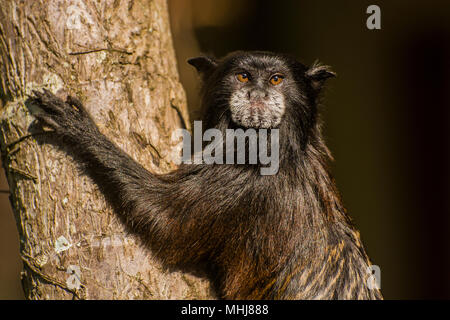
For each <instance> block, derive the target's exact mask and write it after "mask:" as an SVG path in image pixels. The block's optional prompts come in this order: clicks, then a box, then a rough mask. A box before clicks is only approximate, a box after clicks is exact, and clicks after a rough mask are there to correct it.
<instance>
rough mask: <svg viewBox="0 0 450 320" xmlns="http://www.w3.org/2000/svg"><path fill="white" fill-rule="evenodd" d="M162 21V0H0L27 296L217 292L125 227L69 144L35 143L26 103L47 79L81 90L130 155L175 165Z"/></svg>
mask: <svg viewBox="0 0 450 320" xmlns="http://www.w3.org/2000/svg"><path fill="white" fill-rule="evenodd" d="M168 21H169V20H168V11H167V4H166V2H165V1H163V0H135V1H132V0H130V1H125V0H122V1H120V0H116V1H113V0H109V1H81V0H78V1H77V0H73V1H62V0H61V1H19V0H2V4H1V6H0V54H1V61H2V64H1V66H0V78H1V90H0V100H1V104H0V144H1V151H2V159H3V166H4V168H5V171H6V175H7V178H8V183H9V187H10V191H11V196H10V200H11V204H12V206H13V210H14V214H15V218H16V221H17V227H18V231H19V235H20V241H21V243H20V248H21V249H20V250H21V251H20V255H21V257H22V260H23V262H24V269H23V273H22V283H23V287H24V291H25V296H26V297H27V298H28V299H71V298H77V299H185V298H190V299H203V298H213V294H212V292H211V288H210V285H209V282H208V281H206V280H204V279H202V278H198V277H196V276H193V275H190V274H184V273H181V272H179V271H176V272H174V271H168V270H165V269H164V267H163V266H162V265H161V264H159V263H158V261H156V260H155V259H154V257H153V256H152V254H151V252H150V251H149V250H148V249H147V248H145V247H143V245H142V244H141V243H140V240H139V239H137V238H136V237H134V236H133V235H130V234H128V233H127V231H126V229H125V228H124V226H123V225H122V224H121V222H120V221H119V219H118V217H117V216H116V215H115V214H114V213H113V211H112V209H111V207H110V206H109V205H108V204H107V203H106V202H105V199H104V197H103V196H102V194H101V193H100V192H99V190H98V188H97V186H96V185H94V184H93V183H92V182H91V180H90V179H89V178H88V177H87V176H83V175H81V171H80V170H78V168H77V165H76V164H75V163H74V162H73V161H72V159H71V158H70V156H68V155H67V153H65V152H64V151H61V150H59V149H57V148H55V147H53V146H52V145H49V144H45V143H44V144H38V143H37V142H36V139H35V135H37V134H39V132H38V130H37V129H36V127H37V126H34V123H35V122H34V118H33V117H32V116H31V115H30V113H29V111H28V110H27V108H26V107H25V105H24V102H25V101H26V99H27V97H28V95H29V94H30V93H31V91H32V90H41V89H42V88H47V89H49V90H51V91H53V92H54V93H57V94H58V95H59V96H65V95H66V94H71V95H76V96H78V98H80V99H81V100H82V101H83V103H84V104H85V106H86V108H87V109H88V110H89V112H90V113H91V115H92V117H93V118H94V120H95V122H96V123H97V124H98V126H99V128H100V130H101V131H102V132H103V133H104V134H106V135H107V136H108V137H109V138H110V139H111V140H113V141H114V142H115V143H116V144H118V145H119V146H120V147H121V148H122V149H123V150H124V151H125V152H127V153H128V154H129V155H130V156H132V157H133V158H134V159H135V160H137V161H138V162H140V163H141V164H143V165H144V166H146V167H147V169H149V170H151V171H153V172H164V171H168V170H171V169H173V168H174V164H173V160H174V157H175V156H176V154H177V152H176V148H175V144H176V143H177V142H176V141H172V139H171V133H172V131H173V130H174V129H176V128H179V127H181V126H189V120H188V116H187V108H186V103H185V95H184V92H183V89H182V87H181V85H180V83H179V81H178V74H177V68H176V63H175V55H174V51H173V47H172V42H171V34H170V28H169V22H168ZM40 135H41V136H42V133H41V134H40ZM43 137H44V138H43V139H46V138H45V134H44V135H43Z"/></svg>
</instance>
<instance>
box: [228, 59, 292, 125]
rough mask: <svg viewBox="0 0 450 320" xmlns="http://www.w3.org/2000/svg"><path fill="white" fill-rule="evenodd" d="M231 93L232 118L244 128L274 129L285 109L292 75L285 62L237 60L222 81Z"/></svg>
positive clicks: (229, 102)
mask: <svg viewBox="0 0 450 320" xmlns="http://www.w3.org/2000/svg"><path fill="white" fill-rule="evenodd" d="M223 82H224V86H227V87H228V90H229V92H230V96H229V100H228V105H229V109H230V112H231V119H232V120H233V122H234V123H236V124H237V125H239V126H242V127H245V128H275V127H277V126H278V125H279V124H280V122H281V119H282V117H283V115H284V113H285V110H286V100H285V98H284V97H285V95H286V94H287V93H288V92H289V91H290V89H291V88H289V87H290V86H292V82H293V79H292V75H291V73H290V71H289V69H288V68H287V66H285V65H284V64H283V63H282V61H280V60H278V59H275V58H273V57H270V56H260V57H259V56H258V57H254V56H253V57H251V58H250V57H249V58H247V59H239V60H237V61H235V63H234V65H232V67H231V68H230V72H228V74H227V76H226V77H225V78H224V80H223Z"/></svg>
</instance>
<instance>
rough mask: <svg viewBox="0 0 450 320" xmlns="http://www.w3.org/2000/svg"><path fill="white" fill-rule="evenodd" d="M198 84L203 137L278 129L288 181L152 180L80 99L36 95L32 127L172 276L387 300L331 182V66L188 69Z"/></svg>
mask: <svg viewBox="0 0 450 320" xmlns="http://www.w3.org/2000/svg"><path fill="white" fill-rule="evenodd" d="M188 62H189V63H190V64H191V65H193V66H194V67H195V68H196V69H197V71H198V72H199V74H200V75H201V78H202V80H203V81H202V82H203V90H202V107H203V109H204V118H203V127H204V129H209V128H216V129H218V130H220V131H221V132H222V133H223V136H226V134H225V130H227V129H233V128H234V129H236V128H241V129H249V128H253V129H255V130H258V129H261V128H264V129H267V130H269V131H270V130H273V129H278V133H279V170H278V172H277V173H276V174H273V175H261V174H260V170H259V169H260V167H261V164H259V163H258V164H253V165H250V164H181V166H180V167H179V168H178V169H177V170H175V171H173V172H171V173H168V174H161V175H158V174H153V173H150V172H148V171H147V170H146V169H144V167H142V166H141V165H140V164H139V163H137V162H136V161H134V160H133V159H132V158H131V157H130V156H128V155H127V154H125V153H124V152H123V151H122V150H120V149H119V148H118V147H117V146H116V145H115V144H114V143H113V142H111V141H110V140H108V139H107V138H106V137H105V136H104V135H103V134H102V133H101V132H100V131H99V129H98V128H97V126H96V125H95V123H94V122H93V120H92V118H91V117H90V116H89V114H88V113H87V111H86V110H85V108H84V107H83V105H82V104H81V103H80V101H78V100H77V99H76V98H73V97H70V96H69V97H68V98H67V100H66V101H63V100H61V99H60V98H58V97H56V96H55V95H54V94H52V93H51V92H49V91H47V90H44V92H34V96H33V97H32V98H31V102H32V103H33V104H34V105H36V106H37V107H38V108H37V110H38V111H37V112H35V116H36V118H37V119H38V121H40V122H41V123H42V124H43V125H45V126H47V127H51V128H52V129H53V131H52V133H51V134H53V135H55V136H56V137H57V138H60V141H61V143H62V144H64V145H65V146H66V147H68V148H70V149H71V150H72V151H74V152H73V153H74V154H75V157H76V160H77V161H78V162H79V163H81V164H83V166H84V167H85V168H86V170H87V172H88V174H89V175H90V176H91V177H92V179H93V180H94V181H95V183H97V184H98V186H99V187H100V189H101V190H102V192H103V193H104V194H105V196H106V198H107V199H108V201H109V202H110V203H111V204H112V205H113V206H114V208H115V211H116V212H117V214H119V215H121V217H122V218H123V220H124V221H125V223H126V224H127V225H128V226H129V227H130V228H131V229H132V230H133V231H134V232H136V233H137V234H139V235H140V237H141V238H142V239H143V240H144V241H145V243H146V244H147V245H148V246H149V248H150V249H152V250H154V252H155V254H157V255H158V257H159V258H160V259H161V260H162V261H163V262H164V263H166V264H167V265H173V266H179V267H183V266H187V265H189V266H192V265H194V266H195V265H198V266H201V267H203V268H205V269H207V270H210V271H211V272H209V274H211V280H212V281H213V283H214V284H215V287H216V289H217V293H218V295H219V296H220V297H221V298H225V299H382V295H381V293H380V291H379V290H378V289H377V288H376V287H375V288H374V287H373V286H370V285H369V281H368V280H369V277H371V276H372V274H371V272H370V265H371V263H370V261H369V258H368V256H367V254H366V252H365V250H364V248H363V245H362V243H361V240H360V237H359V232H358V231H357V230H356V229H355V227H354V226H353V224H352V222H351V220H350V218H349V216H348V215H347V214H346V210H345V208H344V207H343V205H342V202H341V199H340V196H339V193H338V191H337V189H336V186H335V183H334V181H333V179H332V177H331V175H330V169H329V167H328V162H329V161H330V159H331V155H330V152H329V150H328V148H327V147H326V145H325V143H324V140H323V138H322V134H321V122H320V119H319V115H318V106H317V105H318V98H319V95H320V91H321V89H322V86H323V84H324V82H325V80H326V79H328V78H330V77H334V76H335V74H334V73H333V72H332V71H331V70H330V69H329V68H328V67H326V66H323V65H320V64H318V63H314V64H313V65H312V66H309V67H307V66H305V65H304V64H302V63H300V62H298V61H297V60H296V59H295V58H293V57H291V56H289V55H284V54H276V53H271V52H262V51H252V52H243V51H239V52H234V53H231V54H229V55H227V56H225V57H224V58H222V59H219V60H217V59H215V58H212V57H206V56H201V57H197V58H193V59H190V60H188Z"/></svg>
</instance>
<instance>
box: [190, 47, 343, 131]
mask: <svg viewBox="0 0 450 320" xmlns="http://www.w3.org/2000/svg"><path fill="white" fill-rule="evenodd" d="M188 62H189V63H190V64H192V65H193V66H195V67H196V69H197V70H198V71H199V73H200V74H201V75H202V76H203V80H204V88H203V90H204V97H203V103H204V105H205V106H206V107H207V111H206V112H207V119H208V120H209V121H208V125H211V126H217V125H218V124H219V123H225V122H224V119H225V118H226V117H228V119H230V121H231V122H233V123H234V124H236V125H238V126H241V127H244V128H255V129H259V128H267V129H269V128H277V127H279V126H280V125H282V124H283V123H286V124H287V125H289V126H292V125H294V126H297V127H299V128H300V129H301V130H302V131H305V132H306V131H307V127H308V126H311V125H313V123H314V118H315V113H316V106H315V104H316V103H315V99H316V97H317V94H318V92H319V91H320V87H321V85H322V83H323V80H325V79H326V78H328V77H330V76H333V75H334V74H333V73H332V72H331V71H329V70H328V69H327V68H326V67H324V66H320V65H318V64H315V65H313V66H311V67H310V68H307V67H306V66H305V65H303V64H301V63H300V62H298V61H296V60H295V59H294V58H292V57H289V56H286V55H281V54H274V53H270V52H261V51H253V52H242V51H241V52H234V53H231V54H229V55H228V56H226V57H225V58H223V59H221V60H219V61H217V60H215V59H212V58H209V57H198V58H193V59H190V60H189V61H188ZM285 120H286V121H285Z"/></svg>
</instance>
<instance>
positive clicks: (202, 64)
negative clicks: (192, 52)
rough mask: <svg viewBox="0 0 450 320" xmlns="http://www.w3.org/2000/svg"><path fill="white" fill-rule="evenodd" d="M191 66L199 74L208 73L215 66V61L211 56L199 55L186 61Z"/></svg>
mask: <svg viewBox="0 0 450 320" xmlns="http://www.w3.org/2000/svg"><path fill="white" fill-rule="evenodd" d="M187 62H188V63H189V64H190V65H191V66H194V67H195V69H197V71H198V73H200V74H203V75H205V74H207V73H210V72H211V71H212V70H214V68H215V67H216V66H217V62H216V60H215V59H214V58H212V57H206V56H200V57H196V58H190V59H189V60H188V61H187Z"/></svg>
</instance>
